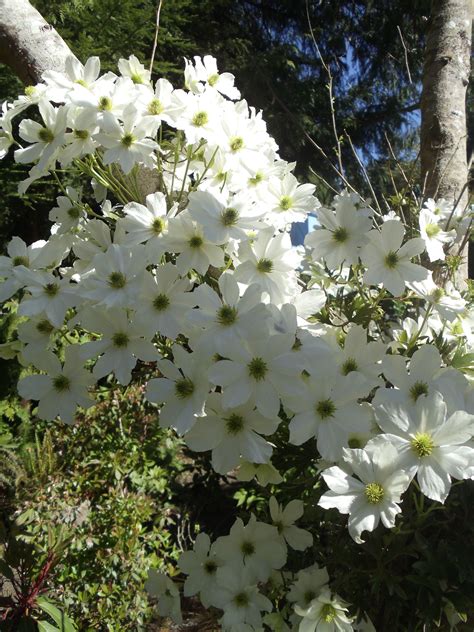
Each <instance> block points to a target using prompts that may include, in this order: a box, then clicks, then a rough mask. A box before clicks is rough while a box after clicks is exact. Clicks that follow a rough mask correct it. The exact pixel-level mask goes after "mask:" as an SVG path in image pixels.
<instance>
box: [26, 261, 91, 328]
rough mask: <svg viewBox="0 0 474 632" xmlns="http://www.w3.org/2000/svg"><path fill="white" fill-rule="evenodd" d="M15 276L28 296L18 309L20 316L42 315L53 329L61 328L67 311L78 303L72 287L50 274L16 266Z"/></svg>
mask: <svg viewBox="0 0 474 632" xmlns="http://www.w3.org/2000/svg"><path fill="white" fill-rule="evenodd" d="M15 274H16V276H17V278H18V280H19V281H21V282H22V283H23V284H24V285H26V288H25V289H26V291H27V292H28V294H27V295H26V296H25V297H24V298H23V299H22V301H21V303H20V306H19V308H18V313H19V314H20V315H21V316H37V315H39V314H44V315H45V316H46V318H47V319H48V320H50V321H51V323H52V324H53V325H54V326H55V327H61V325H62V324H63V322H64V317H65V315H66V312H67V310H68V309H69V308H70V307H73V306H74V305H77V304H78V303H79V302H80V298H79V297H78V296H77V294H76V291H75V288H74V286H73V285H72V284H71V283H69V281H68V280H67V279H60V278H58V277H56V276H54V275H53V274H51V273H50V272H33V271H32V270H28V269H27V268H25V267H23V266H18V268H17V270H16V271H15Z"/></svg>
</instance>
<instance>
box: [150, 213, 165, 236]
mask: <svg viewBox="0 0 474 632" xmlns="http://www.w3.org/2000/svg"><path fill="white" fill-rule="evenodd" d="M163 228H164V223H163V220H162V219H161V217H155V219H154V220H153V222H152V224H151V230H152V232H153V234H154V235H161V233H162V232H163Z"/></svg>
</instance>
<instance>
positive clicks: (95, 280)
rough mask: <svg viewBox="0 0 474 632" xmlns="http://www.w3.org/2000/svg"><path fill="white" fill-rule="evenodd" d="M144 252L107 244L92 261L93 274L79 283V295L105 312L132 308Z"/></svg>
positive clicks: (134, 305)
mask: <svg viewBox="0 0 474 632" xmlns="http://www.w3.org/2000/svg"><path fill="white" fill-rule="evenodd" d="M144 259H145V257H144V248H143V246H135V247H133V248H131V247H127V246H120V245H117V244H111V245H110V246H109V247H108V249H107V252H99V253H98V254H96V255H95V257H94V259H93V266H94V274H93V275H90V276H88V277H87V279H84V281H83V282H82V283H81V290H80V291H81V293H82V295H83V296H84V297H85V298H89V299H91V300H93V301H94V302H95V303H96V304H97V305H103V306H104V307H107V308H112V307H130V308H133V307H136V300H137V297H138V293H139V291H140V287H141V282H142V279H143V273H144V264H143V262H144Z"/></svg>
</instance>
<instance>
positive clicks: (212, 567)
mask: <svg viewBox="0 0 474 632" xmlns="http://www.w3.org/2000/svg"><path fill="white" fill-rule="evenodd" d="M204 570H205V571H206V573H207V574H208V575H214V573H215V572H216V571H217V564H216V563H215V562H213V561H212V560H207V561H206V562H205V563H204Z"/></svg>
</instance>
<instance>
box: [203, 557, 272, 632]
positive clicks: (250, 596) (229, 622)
mask: <svg viewBox="0 0 474 632" xmlns="http://www.w3.org/2000/svg"><path fill="white" fill-rule="evenodd" d="M217 581H218V584H219V588H218V590H217V591H216V595H215V603H216V606H217V607H218V608H220V609H221V610H223V611H224V615H223V616H222V618H221V619H220V620H219V622H220V623H221V625H222V630H223V631H224V632H234V631H236V630H245V631H249V632H250V630H255V629H259V628H260V626H261V625H262V615H261V612H262V611H265V612H270V611H271V609H272V604H271V602H270V601H269V600H268V599H267V597H265V596H264V595H262V594H261V593H260V592H259V591H258V588H257V585H256V584H257V582H256V581H255V579H253V576H252V574H251V573H250V572H249V571H248V570H246V569H243V570H242V571H241V572H236V571H235V570H234V569H233V568H228V567H223V568H219V569H217Z"/></svg>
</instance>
